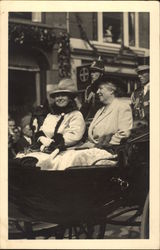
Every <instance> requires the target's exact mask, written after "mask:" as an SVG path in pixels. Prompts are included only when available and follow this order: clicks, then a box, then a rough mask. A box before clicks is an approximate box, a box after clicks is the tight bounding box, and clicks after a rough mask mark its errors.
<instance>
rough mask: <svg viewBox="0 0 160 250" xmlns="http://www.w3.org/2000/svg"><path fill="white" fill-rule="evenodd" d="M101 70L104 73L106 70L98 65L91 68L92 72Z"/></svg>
mask: <svg viewBox="0 0 160 250" xmlns="http://www.w3.org/2000/svg"><path fill="white" fill-rule="evenodd" d="M97 71H98V72H101V73H103V72H104V69H100V68H98V67H93V68H92V67H91V68H90V72H97Z"/></svg>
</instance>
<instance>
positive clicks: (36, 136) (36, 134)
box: [34, 130, 46, 141]
mask: <svg viewBox="0 0 160 250" xmlns="http://www.w3.org/2000/svg"><path fill="white" fill-rule="evenodd" d="M40 136H46V135H45V134H44V132H43V131H42V130H39V131H38V132H37V133H35V135H34V139H35V141H37V140H38V138H39V137H40Z"/></svg>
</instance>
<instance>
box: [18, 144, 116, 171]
mask: <svg viewBox="0 0 160 250" xmlns="http://www.w3.org/2000/svg"><path fill="white" fill-rule="evenodd" d="M23 157H35V158H36V159H37V160H38V161H37V163H36V166H37V167H40V168H41V170H50V171H52V170H64V169H66V168H69V167H74V166H91V165H92V164H93V163H94V162H96V163H95V165H110V166H115V165H116V164H117V162H116V161H115V158H116V157H117V155H113V154H111V153H109V152H107V151H106V150H103V149H99V148H90V149H83V150H66V151H63V152H60V153H59V150H58V149H56V150H54V151H53V152H52V153H51V154H46V153H42V152H32V153H28V154H22V153H21V154H17V156H16V158H23Z"/></svg>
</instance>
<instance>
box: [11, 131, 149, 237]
mask: <svg viewBox="0 0 160 250" xmlns="http://www.w3.org/2000/svg"><path fill="white" fill-rule="evenodd" d="M107 150H114V152H115V153H116V154H117V155H118V160H117V164H116V165H115V166H109V165H106V166H104V165H98V163H96V164H95V163H94V164H93V165H92V166H83V167H82V166H77V167H70V168H67V169H66V170H63V171H46V170H40V168H37V167H36V168H35V167H22V166H18V165H17V164H16V163H14V162H10V163H9V223H12V224H14V226H15V230H13V231H9V238H10V239H15V238H17V239H20V238H27V239H34V238H36V237H37V236H44V237H45V238H46V239H47V238H49V237H51V236H54V237H55V238H56V239H62V238H64V237H65V235H66V234H65V233H66V230H68V238H69V239H72V238H76V239H79V238H81V235H83V238H86V239H91V238H94V237H96V238H99V239H102V238H104V233H105V230H106V225H107V224H113V225H125V226H138V227H140V228H141V229H140V230H141V234H140V237H141V238H148V237H149V198H148V191H149V132H148V128H142V129H139V130H136V131H134V133H133V134H132V135H131V137H130V138H129V139H128V140H127V141H126V142H124V143H122V144H121V145H118V146H115V147H114V148H110V149H108V148H107ZM129 211H134V214H132V216H130V217H129V218H127V220H125V221H124V220H123V217H122V219H121V216H122V215H123V214H125V213H127V212H129ZM117 218H118V219H117ZM137 218H140V220H139V221H137ZM37 223H38V224H40V223H42V225H45V224H43V223H52V226H50V227H49V228H45V226H42V227H41V228H40V227H39V228H36V225H37ZM95 226H96V227H98V232H97V233H96V236H95V235H94V233H95V232H94V228H95ZM17 230H18V231H17Z"/></svg>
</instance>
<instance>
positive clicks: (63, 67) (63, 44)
mask: <svg viewBox="0 0 160 250" xmlns="http://www.w3.org/2000/svg"><path fill="white" fill-rule="evenodd" d="M55 43H57V44H58V66H59V76H60V77H62V78H63V77H70V75H71V73H70V72H71V64H70V38H69V35H68V34H67V33H62V32H61V33H60V34H59V37H56V35H55V32H54V29H52V28H46V27H41V26H37V25H28V24H22V23H14V22H10V23H9V45H10V46H18V47H38V48H42V49H44V50H51V49H52V48H53V46H54V44H55Z"/></svg>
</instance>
